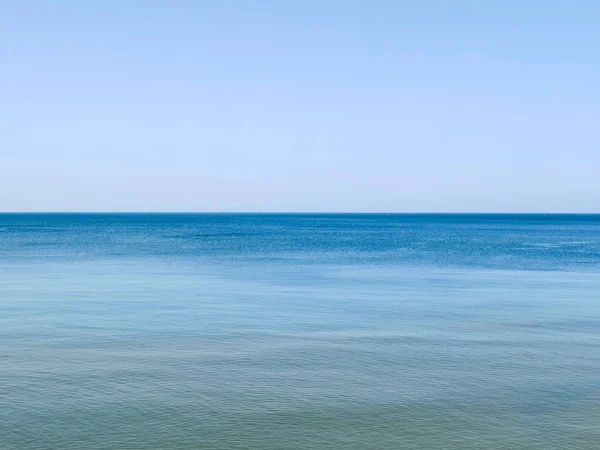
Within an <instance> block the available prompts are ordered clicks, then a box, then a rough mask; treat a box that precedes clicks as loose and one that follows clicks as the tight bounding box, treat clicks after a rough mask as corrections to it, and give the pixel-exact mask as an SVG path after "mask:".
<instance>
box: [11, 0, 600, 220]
mask: <svg viewBox="0 0 600 450" xmlns="http://www.w3.org/2000/svg"><path fill="white" fill-rule="evenodd" d="M599 24H600V1H598V0H560V1H559V0H546V1H542V0H527V1H525V0H503V1H500V0H480V1H476V0H412V1H401V0H385V1H384V0H372V1H367V0H361V1H353V0H339V1H337V0H336V1H334V0H305V1H283V0H278V1H274V0H273V1H259V0H254V1H252V0H247V1H228V0H221V1H216V0H215V1H210V2H209V1H202V0H194V1H192V0H190V1H183V0H172V1H167V0H164V1H152V0H139V1H133V0H103V1H81V0H52V1H51V0H47V1H43V0H37V1H34V0H4V1H1V2H0V58H1V68H0V85H1V88H0V211H406V212H410V211H482V212H485V211H517V212H518V211H543V212H560V211H572V212H596V211H600V84H599V83H600V26H599Z"/></svg>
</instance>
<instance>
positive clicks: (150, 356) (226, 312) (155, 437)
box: [0, 214, 600, 450]
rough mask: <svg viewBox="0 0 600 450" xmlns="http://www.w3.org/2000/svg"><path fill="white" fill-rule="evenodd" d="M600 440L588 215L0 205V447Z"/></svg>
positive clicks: (594, 260) (566, 444)
mask: <svg viewBox="0 0 600 450" xmlns="http://www.w3.org/2000/svg"><path fill="white" fill-rule="evenodd" d="M599 448H600V216H593V215H548V216H545V215H326V214H322V215H316V214H315V215H210V214H199V215H192V214H189V215H186V214H177V215H175V214H174V215H159V214H155V215H144V214H131V215H127V214H122V215H111V214H90V215H69V214H62V215H61V214H58V215H53V214H47V215H44V214H30V215H22V214H21V215H19V214H4V215H0V449H2V450H8V449H44V450H46V449H48V450H50V449H61V450H63V449H64V450H70V449H91V450H95V449H123V450H126V449H215V450H217V449H222V450H226V449H231V450H233V449H257V450H276V449H277V450H286V449H298V450H300V449H307V450H308V449H311V450H319V449H361V450H362V449H377V450H380V449H384V450H385V449H447V450H450V449H452V450H453V449H545V450H546V449H582V450H586V449H594V450H597V449H599Z"/></svg>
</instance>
